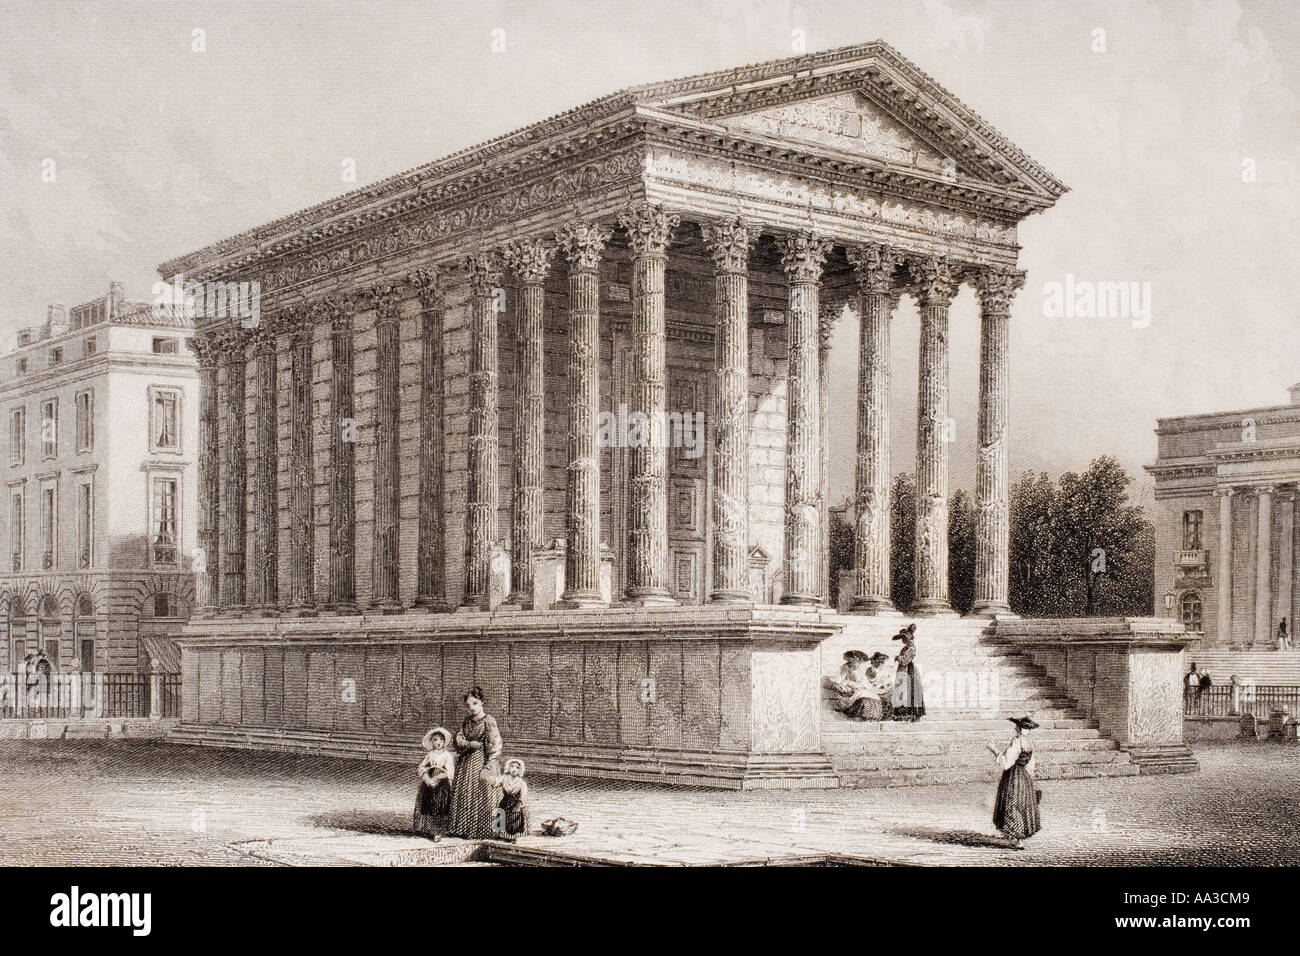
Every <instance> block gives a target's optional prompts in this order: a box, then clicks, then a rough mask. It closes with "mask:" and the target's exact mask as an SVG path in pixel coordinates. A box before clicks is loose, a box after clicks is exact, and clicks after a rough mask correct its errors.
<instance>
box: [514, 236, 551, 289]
mask: <svg viewBox="0 0 1300 956" xmlns="http://www.w3.org/2000/svg"><path fill="white" fill-rule="evenodd" d="M502 254H503V255H504V257H505V260H506V265H507V266H509V267H510V271H511V272H513V273H514V274H515V275H517V276H519V281H520V282H522V283H523V284H524V285H540V284H541V283H542V282H544V281H546V274H547V273H548V272H550V271H551V260H552V259H553V258H555V246H553V245H552V244H551V243H549V242H546V241H544V240H542V239H523V240H520V241H518V242H512V243H510V245H508V246H506V248H505V250H504V252H503V253H502Z"/></svg>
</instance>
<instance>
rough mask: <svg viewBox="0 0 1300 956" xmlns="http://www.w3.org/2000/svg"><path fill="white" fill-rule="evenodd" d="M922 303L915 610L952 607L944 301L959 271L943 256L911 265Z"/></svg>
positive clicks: (932, 611) (925, 611) (952, 291)
mask: <svg viewBox="0 0 1300 956" xmlns="http://www.w3.org/2000/svg"><path fill="white" fill-rule="evenodd" d="M914 272H915V274H916V277H917V294H918V299H919V301H920V305H921V368H920V376H919V389H918V402H917V433H916V592H915V601H914V606H913V611H914V612H915V613H916V614H946V613H951V612H952V603H951V602H950V600H949V598H948V443H949V439H950V437H951V436H950V434H949V428H950V425H949V416H948V306H949V304H950V303H951V302H952V297H953V295H954V294H956V291H957V284H958V275H959V274H958V271H957V269H956V267H955V266H954V265H953V264H952V263H950V262H948V261H946V260H943V259H926V260H922V261H921V262H919V263H916V264H915V265H914Z"/></svg>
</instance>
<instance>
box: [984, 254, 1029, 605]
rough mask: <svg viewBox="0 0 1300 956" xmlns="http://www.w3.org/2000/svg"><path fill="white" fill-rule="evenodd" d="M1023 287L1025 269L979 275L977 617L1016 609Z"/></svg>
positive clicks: (989, 269)
mask: <svg viewBox="0 0 1300 956" xmlns="http://www.w3.org/2000/svg"><path fill="white" fill-rule="evenodd" d="M1024 285H1025V273H1024V272H1022V271H1020V270H1016V269H992V268H986V269H981V270H980V271H979V272H978V273H976V277H975V287H976V289H977V290H978V291H979V297H980V397H979V456H978V458H977V460H976V465H975V469H976V470H975V507H976V513H975V602H974V605H973V606H972V608H971V614H972V615H983V616H988V617H993V616H996V615H999V614H1003V615H1005V614H1010V613H1011V604H1010V601H1009V588H1010V581H1011V521H1010V509H1011V482H1010V477H1009V473H1008V468H1009V462H1008V450H1007V432H1008V421H1009V408H1010V389H1009V382H1010V373H1009V365H1010V360H1011V347H1010V326H1011V300H1012V299H1013V298H1014V297H1015V294H1016V292H1017V291H1019V290H1020V289H1022V288H1024Z"/></svg>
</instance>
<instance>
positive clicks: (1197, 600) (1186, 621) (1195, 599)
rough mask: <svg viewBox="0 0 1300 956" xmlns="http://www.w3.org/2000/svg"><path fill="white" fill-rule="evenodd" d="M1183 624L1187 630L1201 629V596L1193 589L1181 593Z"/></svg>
mask: <svg viewBox="0 0 1300 956" xmlns="http://www.w3.org/2000/svg"><path fill="white" fill-rule="evenodd" d="M1181 608H1182V616H1181V617H1182V622H1183V626H1184V627H1186V628H1187V629H1188V630H1189V631H1199V630H1200V629H1201V596H1200V595H1199V594H1197V593H1196V592H1195V591H1188V592H1187V593H1186V594H1184V595H1183V600H1182V604H1181Z"/></svg>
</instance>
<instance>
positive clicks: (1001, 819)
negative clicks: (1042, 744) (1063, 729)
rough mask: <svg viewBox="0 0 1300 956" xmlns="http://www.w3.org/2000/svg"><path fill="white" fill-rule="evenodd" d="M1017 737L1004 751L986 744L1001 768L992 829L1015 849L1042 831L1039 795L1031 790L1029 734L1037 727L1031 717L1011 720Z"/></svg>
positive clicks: (1032, 774)
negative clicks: (1000, 834) (997, 831)
mask: <svg viewBox="0 0 1300 956" xmlns="http://www.w3.org/2000/svg"><path fill="white" fill-rule="evenodd" d="M1010 720H1011V722H1012V723H1013V724H1015V725H1016V734H1015V736H1014V737H1012V738H1011V743H1009V744H1008V745H1007V748H1006V749H1005V750H998V748H997V745H996V744H989V750H991V751H992V752H993V756H994V757H996V758H997V761H998V766H1000V767H1001V768H1002V777H1001V778H1000V779H999V780H998V795H997V799H996V800H995V801H994V804H993V825H994V826H995V827H997V828H998V830H999V831H1000V832H1001V833H1002V836H1003V837H1004V838H1005V839H1006V840H1007V841H1009V842H1010V843H1011V845H1012V846H1013V847H1014V848H1015V849H1017V850H1020V849H1023V848H1024V846H1023V841H1024V840H1027V839H1029V838H1030V837H1031V836H1033V835H1034V834H1035V833H1037V832H1038V831H1039V830H1041V829H1042V821H1041V820H1040V819H1039V817H1038V791H1037V790H1036V789H1035V788H1034V770H1035V764H1034V745H1033V743H1032V742H1031V741H1030V739H1029V731H1031V730H1034V729H1036V728H1037V727H1038V724H1037V723H1035V722H1034V720H1033V718H1031V717H1027V716H1026V717H1012V718H1010Z"/></svg>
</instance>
